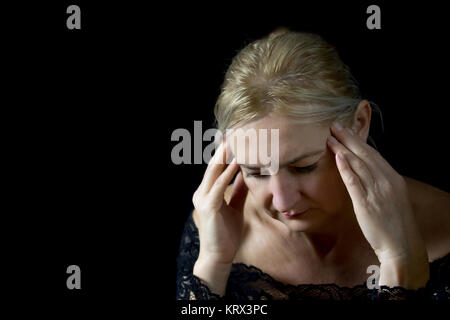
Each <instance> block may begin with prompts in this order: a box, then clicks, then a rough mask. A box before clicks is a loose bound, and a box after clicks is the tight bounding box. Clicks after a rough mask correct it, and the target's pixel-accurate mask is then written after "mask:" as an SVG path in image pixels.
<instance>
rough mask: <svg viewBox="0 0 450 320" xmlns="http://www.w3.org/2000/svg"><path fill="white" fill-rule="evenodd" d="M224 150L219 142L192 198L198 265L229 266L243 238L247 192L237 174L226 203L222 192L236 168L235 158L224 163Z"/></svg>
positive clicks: (240, 174)
mask: <svg viewBox="0 0 450 320" xmlns="http://www.w3.org/2000/svg"><path fill="white" fill-rule="evenodd" d="M226 148H227V146H226V144H224V143H222V144H221V145H220V146H219V148H218V149H217V150H216V153H215V154H214V156H213V157H212V158H211V161H210V162H209V164H208V167H207V169H206V171H205V174H204V177H203V180H202V182H201V184H200V186H199V187H198V188H197V190H196V191H195V193H194V196H193V198H192V202H193V204H194V207H195V211H196V217H197V224H198V225H197V227H198V233H199V239H200V251H199V257H198V260H197V262H198V261H208V264H209V265H215V264H216V265H231V264H232V262H233V260H234V257H235V255H236V252H237V250H238V248H239V245H240V242H241V238H242V230H243V220H244V219H243V207H244V203H245V199H246V195H247V191H248V189H247V186H246V185H245V183H244V180H243V178H242V173H239V174H238V175H237V176H236V179H235V181H234V184H233V190H232V193H231V198H230V200H229V202H228V203H227V202H226V201H225V197H224V195H225V190H226V189H227V187H228V185H229V183H230V182H231V180H232V179H233V177H234V175H235V174H236V172H237V171H238V169H239V165H238V164H237V163H236V159H233V161H231V163H230V164H228V165H227V164H226V154H227V152H226ZM219 160H220V161H219Z"/></svg>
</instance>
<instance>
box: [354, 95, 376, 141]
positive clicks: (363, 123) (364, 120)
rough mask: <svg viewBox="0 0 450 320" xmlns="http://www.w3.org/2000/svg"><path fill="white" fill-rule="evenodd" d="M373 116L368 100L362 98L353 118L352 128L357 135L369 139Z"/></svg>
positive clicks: (365, 139)
mask: <svg viewBox="0 0 450 320" xmlns="http://www.w3.org/2000/svg"><path fill="white" fill-rule="evenodd" d="M371 116H372V108H371V107H370V103H369V101H367V100H362V101H361V102H360V103H359V104H358V107H357V108H356V111H355V116H354V118H353V125H352V130H353V131H354V132H355V134H356V135H358V136H360V137H361V138H362V139H364V141H367V137H368V136H369V130H370V119H371Z"/></svg>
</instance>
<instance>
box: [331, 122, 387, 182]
mask: <svg viewBox="0 0 450 320" xmlns="http://www.w3.org/2000/svg"><path fill="white" fill-rule="evenodd" d="M337 127H338V123H337V122H336V123H335V124H333V125H332V126H331V133H332V134H333V135H334V136H335V137H336V139H337V140H338V141H339V142H341V143H342V144H343V145H344V146H346V147H347V148H348V149H349V150H350V151H351V152H353V153H354V154H355V155H356V156H357V157H358V158H360V159H361V160H363V161H364V162H365V163H366V164H367V166H368V167H369V168H370V169H371V170H372V169H373V170H374V171H376V172H383V173H384V174H386V175H390V174H392V170H394V169H393V168H392V167H391V166H390V165H389V163H388V162H387V161H386V160H385V159H384V158H383V157H382V156H381V154H380V153H379V152H378V151H377V150H375V149H374V148H372V147H371V146H369V145H368V144H367V143H366V142H365V141H364V140H363V139H361V138H360V137H359V136H358V135H356V134H355V133H354V132H353V131H351V129H349V128H342V127H341V129H338V128H337Z"/></svg>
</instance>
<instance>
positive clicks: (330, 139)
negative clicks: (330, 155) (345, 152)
mask: <svg viewBox="0 0 450 320" xmlns="http://www.w3.org/2000/svg"><path fill="white" fill-rule="evenodd" d="M328 141H330V143H332V144H338V141H337V140H336V138H335V137H333V136H329V137H328Z"/></svg>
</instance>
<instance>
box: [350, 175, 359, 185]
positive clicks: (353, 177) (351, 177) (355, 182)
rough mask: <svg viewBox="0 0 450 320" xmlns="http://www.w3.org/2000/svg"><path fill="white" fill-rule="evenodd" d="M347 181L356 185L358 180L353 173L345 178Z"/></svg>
mask: <svg viewBox="0 0 450 320" xmlns="http://www.w3.org/2000/svg"><path fill="white" fill-rule="evenodd" d="M347 183H348V184H349V185H350V186H357V185H358V180H357V178H356V177H355V176H354V175H351V176H349V177H348V178H347Z"/></svg>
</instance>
